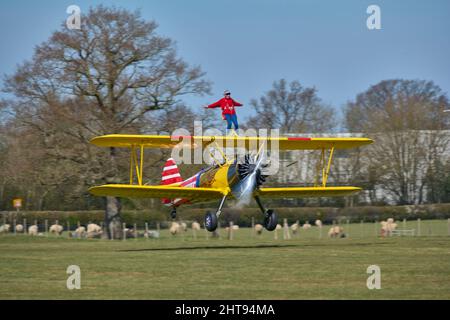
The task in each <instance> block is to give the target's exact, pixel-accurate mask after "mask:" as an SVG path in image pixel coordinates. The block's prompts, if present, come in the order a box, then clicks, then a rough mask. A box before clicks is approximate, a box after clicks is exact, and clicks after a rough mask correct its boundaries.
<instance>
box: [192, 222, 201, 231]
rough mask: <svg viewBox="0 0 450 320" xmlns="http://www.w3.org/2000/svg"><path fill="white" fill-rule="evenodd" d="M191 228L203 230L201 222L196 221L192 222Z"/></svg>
mask: <svg viewBox="0 0 450 320" xmlns="http://www.w3.org/2000/svg"><path fill="white" fill-rule="evenodd" d="M191 228H192V230H196V231H198V230H201V226H200V223H198V222H196V221H194V222H192V225H191Z"/></svg>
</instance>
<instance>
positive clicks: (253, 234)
mask: <svg viewBox="0 0 450 320" xmlns="http://www.w3.org/2000/svg"><path fill="white" fill-rule="evenodd" d="M250 231H251V236H252V238H254V237H255V217H252V229H251V230H250Z"/></svg>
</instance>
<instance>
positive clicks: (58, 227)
mask: <svg viewBox="0 0 450 320" xmlns="http://www.w3.org/2000/svg"><path fill="white" fill-rule="evenodd" d="M48 231H49V232H50V233H55V234H57V235H61V234H62V232H63V231H64V228H63V226H62V225H60V224H53V225H51V226H50V229H49V230H48Z"/></svg>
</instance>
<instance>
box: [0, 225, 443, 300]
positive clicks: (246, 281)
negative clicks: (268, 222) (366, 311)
mask: <svg viewBox="0 0 450 320" xmlns="http://www.w3.org/2000/svg"><path fill="white" fill-rule="evenodd" d="M343 226H344V228H346V231H347V232H349V235H350V236H349V237H348V238H343V239H328V238H327V237H326V232H327V230H328V228H327V227H324V228H323V236H322V239H319V229H318V228H315V227H313V228H312V229H310V230H306V231H301V234H300V235H298V236H293V237H292V238H291V239H290V240H282V232H279V239H278V240H274V239H273V237H274V235H273V233H269V232H267V231H265V232H263V234H262V235H261V236H255V237H252V233H251V230H250V229H244V228H241V229H240V230H238V231H236V232H235V238H234V239H233V240H231V241H230V240H227V239H226V233H225V231H224V230H221V235H222V238H221V239H212V238H209V239H208V240H207V239H206V237H205V231H204V230H202V231H201V233H200V234H199V236H198V238H197V240H194V239H193V238H192V234H191V231H188V232H187V233H186V234H184V235H183V236H175V237H173V236H171V235H170V234H168V232H167V230H163V232H162V236H161V238H160V239H137V240H135V239H128V240H126V241H109V240H97V239H92V240H86V239H67V238H66V237H60V238H58V237H54V236H50V237H34V238H33V237H29V236H24V235H15V236H14V235H11V234H9V235H1V236H0V284H1V285H0V299H450V237H449V236H448V231H447V228H448V226H447V221H446V220H445V221H443V220H441V221H437V220H435V221H422V224H421V234H422V236H421V237H390V238H379V237H377V236H376V235H375V232H376V226H375V225H374V224H369V223H365V224H364V225H361V224H351V225H348V226H346V225H345V224H344V225H343ZM399 227H400V228H401V227H402V224H401V223H400V225H399ZM406 227H407V228H416V222H408V223H407V226H406ZM373 264H375V265H378V266H379V267H380V268H381V289H380V290H369V289H367V287H366V280H367V277H368V276H369V274H367V273H366V270H367V267H368V266H369V265H373ZM69 265H78V266H80V268H81V289H80V290H68V289H67V288H66V280H67V277H68V275H67V274H66V269H67V267H68V266H69Z"/></svg>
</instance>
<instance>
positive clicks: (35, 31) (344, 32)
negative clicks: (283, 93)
mask: <svg viewBox="0 0 450 320" xmlns="http://www.w3.org/2000/svg"><path fill="white" fill-rule="evenodd" d="M71 4H75V5H78V6H79V7H80V8H81V10H82V11H85V12H86V11H87V9H88V8H89V6H93V5H96V4H104V5H116V6H120V7H124V8H127V9H131V10H134V9H138V8H140V9H141V10H142V15H143V17H144V18H145V19H154V20H156V21H157V22H158V24H159V28H158V30H159V33H160V34H162V35H164V36H168V37H170V38H172V39H174V40H176V42H177V49H178V52H179V55H180V56H181V57H183V58H184V59H185V60H186V61H187V62H189V63H191V64H198V65H201V66H202V69H203V70H204V71H206V73H207V78H208V79H210V80H212V81H213V82H214V85H213V93H214V94H213V95H212V96H210V97H203V98H198V97H188V98H187V99H186V100H187V102H188V103H189V104H190V105H192V106H193V107H195V108H200V107H201V106H202V105H203V104H205V103H211V102H213V101H215V100H216V99H217V98H220V97H221V94H222V92H223V90H224V89H229V90H231V92H232V94H233V97H234V98H235V99H236V100H238V101H240V102H242V103H244V104H245V106H244V108H243V109H242V110H239V112H240V116H242V117H245V116H248V115H250V114H251V109H250V108H249V102H250V99H251V98H257V97H259V96H260V95H261V94H262V93H264V92H265V91H267V90H269V89H270V88H271V85H272V82H273V81H274V80H277V79H280V78H285V79H287V80H289V81H291V80H299V81H300V82H301V83H302V84H304V85H306V86H315V87H316V88H317V89H318V95H319V96H320V97H321V98H322V99H323V101H324V102H325V103H328V104H330V105H332V106H334V107H335V108H336V109H337V112H338V113H339V109H340V108H341V107H342V105H343V104H345V103H346V101H348V100H349V99H353V98H354V97H355V96H356V94H357V93H359V92H362V91H364V90H366V89H367V88H368V87H369V86H370V85H373V84H375V83H377V82H379V81H380V80H383V79H390V78H408V79H425V80H433V81H434V82H435V83H436V84H438V85H439V86H440V87H441V88H442V89H443V90H444V91H445V92H450V34H449V31H450V19H449V16H450V1H445V0H442V1H441V0H433V1H425V0H417V1H412V0H410V1H405V0H396V1H380V0H371V1H366V0H342V1H317V0H316V1H313V0H304V1H303V0H241V1H237V0H232V1H222V0H214V1H210V0H191V1H185V0H147V1H137V0H128V1H84V0H83V1H81V0H71V1H62V0H59V1H56V0H55V1H49V0H41V1H33V2H31V1H24V0H15V1H9V2H6V1H2V2H1V3H0V41H1V42H2V45H1V50H0V74H2V75H3V74H5V73H11V72H13V71H14V68H15V66H16V65H17V64H18V63H21V62H23V61H24V60H25V59H29V58H30V57H31V55H32V53H33V49H34V46H35V45H37V44H39V43H41V42H42V41H45V40H46V39H47V38H48V37H49V36H50V34H51V33H52V32H53V31H54V30H56V29H58V28H59V26H60V24H61V22H63V21H65V19H66V18H67V14H66V8H67V7H68V6H69V5H71ZM370 4H376V5H378V6H380V8H381V24H382V29H381V30H372V31H371V30H368V29H367V27H366V19H367V17H368V14H367V13H366V9H367V7H368V6H369V5H370Z"/></svg>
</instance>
